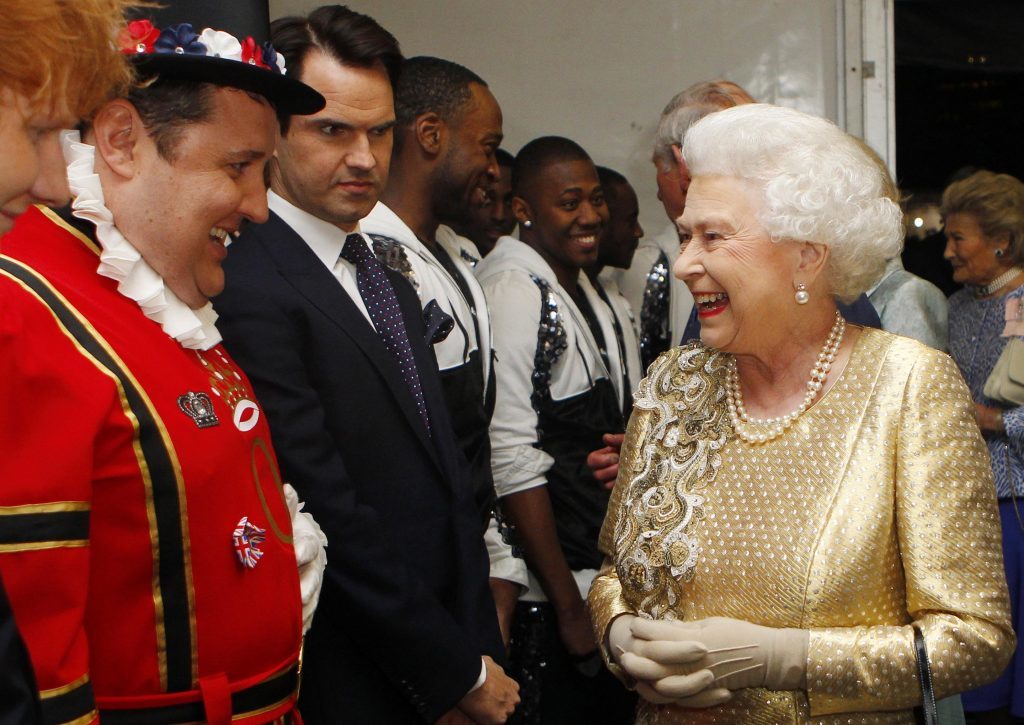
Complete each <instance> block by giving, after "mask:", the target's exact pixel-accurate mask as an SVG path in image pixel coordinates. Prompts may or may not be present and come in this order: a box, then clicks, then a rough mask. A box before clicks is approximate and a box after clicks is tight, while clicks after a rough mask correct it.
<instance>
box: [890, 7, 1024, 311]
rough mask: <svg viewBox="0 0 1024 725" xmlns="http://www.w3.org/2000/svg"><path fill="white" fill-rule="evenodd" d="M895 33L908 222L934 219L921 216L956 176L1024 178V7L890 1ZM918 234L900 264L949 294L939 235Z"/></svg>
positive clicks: (900, 160)
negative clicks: (982, 173)
mask: <svg viewBox="0 0 1024 725" xmlns="http://www.w3.org/2000/svg"><path fill="white" fill-rule="evenodd" d="M895 34H896V174H897V181H898V182H899V185H900V189H901V190H902V191H903V193H904V195H905V196H907V197H909V198H908V201H907V206H908V211H909V212H910V214H909V216H910V217H914V216H917V215H918V214H922V215H925V216H927V218H929V219H931V218H935V217H936V214H935V213H934V212H933V213H932V214H931V215H927V214H926V212H925V210H927V209H929V208H930V209H932V210H934V209H935V208H936V207H937V205H938V204H939V201H940V199H941V195H942V190H943V189H944V188H945V187H946V186H947V185H948V184H949V183H950V182H951V181H953V180H954V175H957V176H956V178H962V177H963V176H966V175H967V174H968V173H970V172H971V171H974V170H977V169H988V170H990V171H995V172H999V173H1008V174H1012V175H1014V176H1016V177H1017V178H1019V179H1024V1H1021V0H1017V1H1016V2H1005V1H1003V2H994V1H992V0H981V1H978V0H975V1H974V2H971V1H970V0H948V1H943V0H896V5H895ZM957 172H960V173H959V174H958V173H957ZM916 231H917V232H918V233H912V234H911V236H908V238H907V241H906V244H905V246H904V249H903V264H904V265H905V266H906V268H907V269H908V270H909V271H911V272H913V273H915V274H917V275H920V276H921V277H924V278H925V279H927V280H929V281H930V282H933V283H934V284H936V285H938V287H939V288H940V289H941V290H942V291H943V292H945V293H946V294H947V295H949V294H952V293H953V292H954V291H955V290H957V289H958V288H959V285H958V284H956V283H955V282H954V281H953V276H952V271H951V270H950V267H949V265H948V264H947V263H946V261H945V260H944V259H943V258H942V253H943V249H944V247H945V245H946V239H945V235H943V233H942V231H941V230H940V229H938V228H925V229H921V230H916Z"/></svg>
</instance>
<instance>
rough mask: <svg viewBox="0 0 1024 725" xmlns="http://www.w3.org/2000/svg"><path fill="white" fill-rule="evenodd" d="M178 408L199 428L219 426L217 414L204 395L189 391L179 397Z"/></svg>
mask: <svg viewBox="0 0 1024 725" xmlns="http://www.w3.org/2000/svg"><path fill="white" fill-rule="evenodd" d="M178 407H179V408H181V412H182V413H184V414H185V415H187V416H188V417H189V418H191V419H192V420H194V421H195V423H196V425H197V426H199V427H200V428H209V427H211V426H215V425H220V421H219V420H217V414H216V413H214V412H213V402H212V401H211V400H210V396H209V395H207V394H206V393H193V392H192V391H191V390H190V391H189V392H187V393H185V394H184V395H179V396H178Z"/></svg>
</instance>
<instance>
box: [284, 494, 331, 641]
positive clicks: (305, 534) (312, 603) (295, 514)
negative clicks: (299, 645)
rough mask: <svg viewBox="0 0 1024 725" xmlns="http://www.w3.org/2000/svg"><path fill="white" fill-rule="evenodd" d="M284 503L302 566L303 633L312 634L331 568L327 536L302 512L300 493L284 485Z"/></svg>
mask: <svg viewBox="0 0 1024 725" xmlns="http://www.w3.org/2000/svg"><path fill="white" fill-rule="evenodd" d="M284 500H285V502H286V503H287V504H288V513H289V514H291V517H292V543H293V544H294V546H295V563H296V564H297V565H298V567H299V591H300V594H301V597H302V633H303V634H305V633H306V632H308V631H309V627H310V624H312V622H313V612H315V611H316V603H317V602H318V601H319V600H320V587H321V586H322V585H323V583H324V569H325V568H326V567H327V551H326V548H327V537H326V536H324V532H323V531H321V530H320V524H318V523H317V522H316V520H315V519H314V518H313V517H312V516H311V515H310V514H308V513H306V512H304V511H303V510H302V507H303V505H304V504H301V503H299V494H298V493H296V492H295V489H294V488H292V487H291V484H288V483H286V484H285V485H284Z"/></svg>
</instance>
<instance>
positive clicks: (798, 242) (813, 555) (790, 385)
mask: <svg viewBox="0 0 1024 725" xmlns="http://www.w3.org/2000/svg"><path fill="white" fill-rule="evenodd" d="M683 157H684V158H685V159H686V161H687V164H688V166H689V169H690V172H691V174H692V177H693V179H692V182H691V184H690V189H689V193H688V195H687V201H686V210H685V212H684V213H683V215H682V217H680V219H679V222H678V223H679V229H680V239H681V242H682V246H681V254H680V256H679V259H678V260H677V261H676V263H675V267H674V273H675V274H676V276H678V277H680V278H681V279H683V280H684V281H685V282H686V284H687V285H688V287H689V288H690V291H691V292H692V293H693V296H694V299H695V300H696V303H697V305H698V308H699V314H700V322H701V342H700V343H694V344H691V345H688V346H685V347H681V348H675V349H673V350H670V351H668V352H666V353H665V354H663V355H662V356H661V357H660V358H658V360H657V361H656V362H655V363H654V364H653V365H652V366H651V368H650V369H649V371H648V376H647V378H646V379H645V380H644V381H643V382H642V383H641V384H640V388H639V391H638V393H637V395H636V405H635V408H634V411H633V415H632V418H631V419H630V422H629V427H628V430H627V433H626V440H625V443H624V444H623V448H622V455H621V461H620V467H619V477H618V482H617V484H616V487H615V492H614V495H613V498H612V501H611V504H610V507H609V512H608V517H607V519H606V521H605V525H604V529H603V531H602V534H601V546H602V548H603V549H604V551H605V553H606V555H607V556H608V561H607V565H606V567H605V568H604V570H603V571H602V573H601V575H600V576H599V577H598V579H597V580H595V582H594V585H593V587H592V589H591V591H590V598H589V606H590V608H591V611H592V614H593V621H594V623H595V627H596V631H597V636H598V640H599V641H600V642H602V643H603V645H604V648H605V654H606V656H607V658H608V662H609V666H610V667H611V668H612V670H613V671H614V672H616V674H618V675H620V677H621V678H622V679H623V680H624V681H626V682H627V684H630V685H631V686H634V687H636V689H637V690H638V691H639V693H640V694H641V696H642V697H643V700H642V701H641V705H640V708H639V710H638V713H637V722H640V723H656V722H657V723H661V722H665V723H804V722H816V723H839V722H842V723H904V722H906V723H910V722H914V713H913V708H914V707H915V706H917V705H920V704H921V702H922V690H921V687H920V685H919V682H918V676H917V670H916V655H915V634H914V632H915V628H916V629H917V630H919V631H920V632H921V633H922V634H923V640H924V643H925V646H926V649H927V653H928V657H929V659H930V662H931V667H932V673H933V679H934V684H935V690H936V696H937V697H940V698H941V697H944V696H946V695H949V694H952V693H956V692H960V691H963V690H966V689H968V688H971V687H974V686H976V685H978V684H980V683H983V682H986V681H988V680H990V679H992V678H994V677H995V676H996V675H997V674H998V673H999V671H1000V670H1001V669H1002V668H1003V666H1004V665H1005V664H1006V661H1007V659H1008V658H1009V656H1010V654H1011V652H1012V651H1013V648H1014V644H1015V642H1014V635H1013V631H1012V629H1011V627H1010V614H1009V602H1008V598H1007V590H1006V582H1005V578H1004V574H1003V570H1002V553H1001V550H1000V535H999V519H998V515H997V512H996V501H995V495H994V489H993V484H992V474H991V471H990V470H989V466H988V456H987V454H986V451H985V445H984V442H983V441H982V438H981V435H980V433H979V430H978V425H977V423H976V421H975V417H974V409H973V405H972V403H971V398H970V395H969V393H968V391H967V388H966V386H965V385H964V382H963V379H962V378H961V377H960V374H959V372H958V370H957V367H956V365H955V364H954V363H953V362H952V360H950V358H949V357H947V356H946V355H945V354H943V353H940V352H937V351H936V350H933V349H931V348H929V347H926V346H924V345H922V344H920V343H918V342H916V341H915V340H912V339H909V338H903V337H898V336H895V335H892V334H889V333H886V332H883V331H880V330H873V329H865V328H861V327H857V326H854V325H847V324H845V322H844V321H843V319H842V317H841V316H840V315H839V314H838V313H837V311H836V305H835V299H836V298H837V297H838V298H839V299H840V300H852V299H854V298H855V297H857V295H858V294H860V293H861V292H863V291H864V290H866V289H868V288H869V287H871V285H872V284H874V283H875V281H876V280H877V278H878V277H879V276H880V275H881V274H882V272H883V270H884V266H885V260H886V259H889V258H891V257H892V256H893V255H894V254H895V252H896V251H897V249H898V247H899V244H900V242H901V239H902V227H901V221H900V212H899V209H898V208H897V206H896V205H895V204H894V203H893V202H892V201H891V200H889V199H887V198H885V195H884V191H883V179H882V175H881V173H880V171H879V169H878V168H877V167H876V166H875V165H874V164H873V163H872V161H871V160H870V159H868V158H867V156H866V155H865V154H864V152H863V151H862V150H861V149H859V148H858V147H857V146H856V144H854V143H853V142H852V141H851V140H850V139H849V138H848V137H847V136H846V134H844V133H843V132H842V131H840V130H839V129H838V128H836V127H835V126H834V125H833V124H831V123H830V122H828V121H825V120H822V119H818V118H814V117H811V116H808V115H806V114H803V113H800V112H798V111H794V110H791V109H785V108H778V107H774V106H767V105H760V104H759V105H746V106H739V107H736V108H732V109H728V110H725V111H720V112H718V113H714V114H712V115H710V116H708V117H707V118H705V119H703V120H702V121H700V122H699V123H698V124H696V125H695V126H694V127H693V128H691V129H690V131H689V132H688V133H687V135H686V139H685V144H684V146H683Z"/></svg>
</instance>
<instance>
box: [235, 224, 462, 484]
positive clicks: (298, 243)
mask: <svg viewBox="0 0 1024 725" xmlns="http://www.w3.org/2000/svg"><path fill="white" fill-rule="evenodd" d="M250 232H251V233H253V236H254V237H256V238H258V240H259V243H261V244H262V245H263V246H264V247H265V248H266V250H267V253H268V254H269V255H270V256H271V257H272V258H273V259H274V261H275V262H276V263H277V265H278V269H279V271H280V272H281V275H282V276H283V277H284V278H285V280H286V281H287V282H288V283H289V284H291V285H292V286H293V287H294V288H295V289H296V291H298V292H299V294H301V295H302V296H303V297H305V298H306V299H307V300H309V302H310V303H311V304H312V305H313V306H314V307H316V308H317V309H319V310H320V311H321V312H323V313H324V315H325V316H326V317H327V318H328V319H330V320H331V321H332V322H334V323H335V324H336V325H337V326H338V327H339V328H341V330H342V331H343V332H344V333H345V335H347V336H348V337H349V338H350V339H351V340H352V342H354V343H355V345H356V346H357V347H358V348H359V349H360V350H361V351H362V352H363V354H364V355H366V357H367V358H369V360H370V363H371V364H372V365H373V366H374V368H375V369H376V370H377V371H378V372H379V373H380V375H381V377H382V378H383V379H384V381H385V383H386V384H387V387H388V388H389V389H390V390H391V393H392V395H393V396H394V398H395V402H396V403H397V404H398V407H399V408H401V410H402V412H403V413H404V415H405V417H406V419H407V420H408V422H409V425H411V426H412V428H413V430H415V431H416V435H417V436H418V437H419V438H420V440H421V441H422V443H423V445H424V446H425V447H426V448H427V450H428V451H430V455H431V457H432V458H433V459H434V462H435V464H437V466H438V468H441V469H442V470H443V467H442V466H441V462H440V460H439V459H438V455H437V450H436V448H435V446H434V444H433V442H432V441H431V439H430V436H429V435H428V433H427V429H426V426H424V425H423V419H422V418H420V414H419V411H417V410H416V403H415V401H414V400H413V397H412V393H411V392H410V391H409V386H408V385H406V383H405V380H403V379H402V373H401V371H400V370H399V367H398V362H397V361H396V360H395V358H394V356H393V355H392V354H391V353H390V352H388V350H387V348H386V347H384V343H383V342H381V339H380V337H379V336H378V335H377V332H376V331H375V330H374V329H373V326H372V325H370V322H369V321H368V320H367V319H366V317H365V316H364V315H363V313H362V311H361V310H360V309H359V307H358V306H357V305H356V303H355V302H353V301H352V299H351V298H350V297H349V296H348V293H347V292H346V291H345V289H344V288H342V286H341V284H340V283H339V282H338V280H337V278H336V277H335V276H334V275H333V274H332V273H331V272H330V270H328V269H327V268H326V267H325V266H324V265H323V263H321V261H320V260H319V259H318V258H317V256H316V255H315V254H313V251H312V250H311V249H310V248H309V246H308V245H307V244H306V243H305V242H304V241H303V240H302V238H301V237H300V236H299V235H298V234H296V233H295V231H294V230H293V229H292V228H291V227H290V226H288V225H287V224H286V223H285V222H284V221H282V220H281V218H280V217H278V216H277V215H275V214H273V213H271V215H270V220H269V221H268V222H267V223H266V224H263V225H261V226H259V227H256V228H254V229H251V230H250ZM253 241H256V239H254V240H253ZM389 278H390V275H389ZM392 281H393V280H392ZM412 334H415V333H414V332H413V331H411V330H410V335H412ZM340 372H343V371H340Z"/></svg>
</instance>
